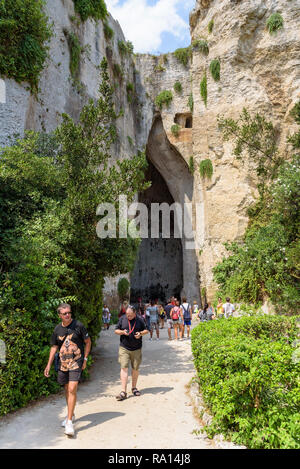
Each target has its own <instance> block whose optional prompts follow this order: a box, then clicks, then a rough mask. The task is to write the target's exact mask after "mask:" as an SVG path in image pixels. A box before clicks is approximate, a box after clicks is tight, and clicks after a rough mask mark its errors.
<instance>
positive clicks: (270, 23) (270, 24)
mask: <svg viewBox="0 0 300 469" xmlns="http://www.w3.org/2000/svg"><path fill="white" fill-rule="evenodd" d="M282 28H283V18H282V16H281V15H280V13H273V14H272V15H271V16H270V17H269V19H268V20H267V29H268V31H269V33H270V34H272V33H275V32H276V31H278V30H279V29H282Z"/></svg>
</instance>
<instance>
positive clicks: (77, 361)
mask: <svg viewBox="0 0 300 469" xmlns="http://www.w3.org/2000/svg"><path fill="white" fill-rule="evenodd" d="M57 311H58V314H59V317H60V319H61V321H62V322H61V323H60V324H59V325H58V326H56V328H55V329H54V332H53V334H52V337H51V349H50V355H49V360H48V364H47V366H46V368H45V371H44V375H45V376H46V377H47V378H49V375H50V368H51V365H52V363H53V361H54V357H55V354H56V352H57V351H58V350H59V369H58V372H57V381H58V382H59V384H61V385H63V386H64V387H65V394H66V401H67V406H68V415H67V417H66V419H65V420H64V421H63V422H62V426H63V427H65V434H66V435H69V436H73V435H74V433H75V432H74V427H73V422H74V409H75V404H76V396H77V387H78V382H79V379H80V376H81V372H82V371H83V370H84V369H85V367H86V362H87V357H88V355H89V353H90V350H91V339H90V337H89V335H88V333H87V331H86V329H85V327H84V325H83V324H82V323H81V322H79V321H76V320H75V319H72V313H71V306H70V305H68V304H66V303H63V304H61V305H60V306H59V307H58V309H57Z"/></svg>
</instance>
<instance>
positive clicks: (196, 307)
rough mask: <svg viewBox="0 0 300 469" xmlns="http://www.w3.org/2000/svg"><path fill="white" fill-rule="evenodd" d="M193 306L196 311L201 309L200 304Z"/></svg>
mask: <svg viewBox="0 0 300 469" xmlns="http://www.w3.org/2000/svg"><path fill="white" fill-rule="evenodd" d="M193 308H194V309H193V311H194V313H197V311H198V310H199V306H198V305H194V306H193Z"/></svg>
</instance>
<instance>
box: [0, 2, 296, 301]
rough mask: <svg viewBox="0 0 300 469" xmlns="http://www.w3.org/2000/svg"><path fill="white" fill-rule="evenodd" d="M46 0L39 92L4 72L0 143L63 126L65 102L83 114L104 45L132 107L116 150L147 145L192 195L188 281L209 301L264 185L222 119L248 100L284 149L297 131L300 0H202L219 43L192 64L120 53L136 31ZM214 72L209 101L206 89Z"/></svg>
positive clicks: (171, 185)
mask: <svg viewBox="0 0 300 469" xmlns="http://www.w3.org/2000/svg"><path fill="white" fill-rule="evenodd" d="M46 8H47V14H48V16H49V18H50V20H52V21H53V23H54V28H55V35H54V37H53V38H52V40H51V44H50V58H49V60H48V63H47V65H46V67H45V69H44V71H43V73H42V75H41V80H40V90H41V91H40V93H39V94H38V98H35V97H34V96H32V95H31V94H30V92H29V91H28V89H27V85H26V84H17V83H16V82H14V80H5V88H6V92H5V94H6V96H5V99H3V86H4V83H3V82H1V83H0V145H3V144H6V143H7V142H8V137H9V136H11V135H13V134H14V133H19V134H21V135H22V134H23V132H24V130H26V129H35V130H45V131H51V130H53V129H54V128H55V127H56V126H57V124H58V122H59V116H60V114H61V113H62V112H67V113H69V114H70V115H71V116H72V117H74V118H75V119H76V118H77V117H78V113H79V111H80V109H81V107H82V105H83V104H84V103H85V102H86V100H87V99H88V98H89V97H93V98H96V97H97V90H98V85H99V69H98V66H99V64H100V62H101V60H102V57H103V56H107V58H108V61H109V64H110V70H111V76H112V78H113V73H112V65H113V63H119V64H120V65H121V68H122V70H123V73H124V77H123V80H119V79H117V78H116V77H115V78H114V80H115V82H116V83H117V88H116V93H115V100H116V105H117V110H120V109H123V110H124V116H123V117H120V118H119V119H118V122H117V126H118V134H119V140H118V144H117V145H116V147H115V148H114V154H115V158H121V157H123V156H130V155H132V154H134V153H136V151H137V149H142V148H143V147H145V146H146V148H147V156H148V158H149V160H151V162H152V163H153V165H154V166H155V168H156V169H157V170H158V171H159V172H160V174H161V175H162V176H163V178H164V179H165V181H166V184H167V186H168V189H169V192H170V194H171V195H172V198H173V199H174V201H175V202H178V203H180V204H184V203H186V204H187V205H188V210H189V215H190V218H191V220H192V228H193V230H194V235H191V234H190V233H187V231H186V232H184V234H183V239H182V256H183V259H182V261H183V262H182V265H183V290H182V292H183V293H185V294H186V295H188V297H189V299H190V301H192V300H193V299H197V300H198V301H199V299H200V288H201V287H206V290H207V296H208V298H209V299H211V298H212V296H213V294H214V292H215V289H216V286H215V285H214V283H213V275H212V268H213V266H214V265H215V264H216V263H217V262H218V261H219V260H220V259H221V258H222V256H223V255H224V254H225V250H224V243H225V242H226V241H233V240H237V239H240V238H241V237H242V236H243V234H244V232H245V228H246V226H247V222H248V219H247V215H246V209H247V207H248V206H249V204H250V203H251V202H252V201H253V200H254V198H255V197H256V195H257V193H256V184H255V176H254V172H253V170H252V169H251V165H249V163H248V162H247V161H246V162H245V163H244V164H242V163H241V162H237V161H236V160H234V158H233V156H232V145H231V144H230V143H226V144H224V142H223V141H222V136H221V134H220V132H219V131H218V127H217V117H218V115H219V114H222V115H224V116H226V117H233V118H237V117H238V115H239V114H240V112H241V111H242V109H243V107H247V108H248V109H249V111H250V112H260V113H263V114H264V115H265V116H266V117H267V118H268V119H270V120H272V121H273V122H274V123H275V125H276V126H277V127H278V131H279V135H280V137H279V145H280V148H281V150H282V151H283V152H284V149H285V146H286V137H287V135H288V133H289V132H291V131H292V127H291V124H292V120H291V118H290V116H289V111H290V110H291V108H292V107H293V105H294V103H295V102H296V101H297V100H298V99H299V97H300V96H299V90H300V67H299V65H300V35H299V20H300V9H299V0H290V1H288V0H285V1H284V0H265V1H262V0H244V1H239V0H197V1H196V5H195V8H194V10H193V11H192V12H191V15H190V28H191V40H192V42H193V41H195V40H198V39H203V38H204V39H206V40H207V42H208V46H209V54H208V55H203V53H201V52H200V51H197V50H196V49H195V48H194V50H193V54H192V58H191V60H190V61H189V63H188V64H187V66H185V65H183V64H182V63H180V62H178V60H177V59H176V57H175V56H174V54H171V53H170V54H166V55H164V56H161V57H154V56H151V55H139V54H138V55H137V56H136V57H134V59H133V58H132V57H129V56H127V57H121V56H120V53H119V50H118V40H125V38H124V36H123V33H122V31H121V28H120V26H119V24H118V23H117V22H116V21H114V20H113V18H112V17H110V18H109V25H110V27H112V29H113V30H114V37H113V39H112V40H111V41H108V40H106V39H105V37H104V33H103V25H102V23H101V22H94V21H92V20H87V21H86V22H84V23H79V24H77V23H76V22H74V20H73V21H72V16H73V15H74V6H73V1H72V0H48V1H47V3H46ZM274 12H279V13H281V15H282V17H283V20H284V27H283V29H282V30H279V31H278V32H277V33H276V34H272V35H270V34H269V32H268V31H267V29H266V21H267V19H268V18H269V16H270V15H271V14H272V13H274ZM211 20H213V29H212V32H211V33H209V31H208V25H209V23H210V22H211ZM65 30H67V31H73V32H74V33H76V35H77V37H78V38H79V39H80V43H81V46H82V47H85V46H86V47H85V51H84V52H83V53H82V54H81V61H80V67H79V72H78V78H77V83H75V84H74V82H73V81H72V79H71V77H70V70H69V60H70V50H69V46H68V43H67V39H66V35H65V33H64V31H65ZM213 59H219V61H220V65H221V72H220V80H219V81H218V82H216V81H214V79H213V78H212V76H211V74H210V72H209V64H210V62H211V60H213ZM205 72H206V74H207V106H205V104H204V102H203V100H202V98H201V95H200V82H201V80H202V78H203V75H204V73H205ZM177 81H179V82H180V83H181V85H182V90H181V91H180V92H176V91H175V90H174V84H175V82H177ZM128 82H130V83H134V85H135V92H136V100H135V103H134V104H131V103H129V102H128V99H127V92H126V84H127V83H128ZM78 84H80V86H78ZM163 90H171V91H172V94H173V99H172V101H171V103H170V105H169V106H163V107H162V109H158V108H157V107H156V105H155V98H156V96H157V95H158V94H159V93H160V92H161V91H163ZM191 96H192V97H193V109H191V107H190V105H189V98H190V97H191ZM174 123H177V124H178V125H180V127H181V130H180V132H179V135H178V136H175V135H174V134H173V133H172V131H171V128H172V126H173V125H174ZM128 137H130V138H129V139H128ZM191 157H193V162H194V167H195V170H194V172H193V171H191V167H190V161H191ZM207 158H209V159H210V160H211V162H212V165H213V169H214V171H213V176H212V179H211V180H207V179H202V178H201V177H200V173H199V169H198V168H199V164H200V162H201V161H202V160H204V159H207ZM115 289H116V281H112V280H109V281H108V283H107V294H108V297H109V298H112V297H113V296H114V293H113V291H115Z"/></svg>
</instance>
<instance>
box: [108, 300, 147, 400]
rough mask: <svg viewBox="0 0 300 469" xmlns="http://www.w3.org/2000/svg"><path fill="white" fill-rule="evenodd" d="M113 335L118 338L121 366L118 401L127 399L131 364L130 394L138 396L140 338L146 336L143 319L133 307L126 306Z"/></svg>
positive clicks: (140, 355)
mask: <svg viewBox="0 0 300 469" xmlns="http://www.w3.org/2000/svg"><path fill="white" fill-rule="evenodd" d="M115 334H117V335H119V336H120V348H119V363H120V365H121V373H120V378H121V385H122V391H121V392H120V394H118V396H117V400H118V401H123V400H124V399H126V398H127V382H128V368H129V362H130V363H131V370H132V371H131V373H132V393H133V395H134V396H140V395H141V393H140V391H139V390H138V389H137V387H136V385H137V380H138V376H139V367H140V364H141V362H142V337H143V335H146V334H148V330H147V329H146V325H145V322H144V320H143V318H141V317H140V316H138V315H137V314H136V310H135V308H134V307H133V306H130V305H129V306H128V307H127V309H126V314H124V315H123V316H122V317H121V318H120V319H119V322H118V324H117V326H116V330H115Z"/></svg>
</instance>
